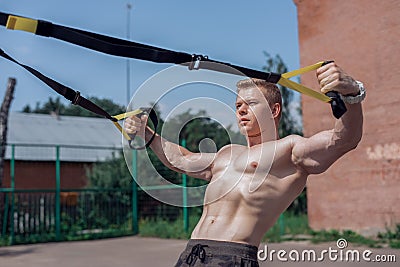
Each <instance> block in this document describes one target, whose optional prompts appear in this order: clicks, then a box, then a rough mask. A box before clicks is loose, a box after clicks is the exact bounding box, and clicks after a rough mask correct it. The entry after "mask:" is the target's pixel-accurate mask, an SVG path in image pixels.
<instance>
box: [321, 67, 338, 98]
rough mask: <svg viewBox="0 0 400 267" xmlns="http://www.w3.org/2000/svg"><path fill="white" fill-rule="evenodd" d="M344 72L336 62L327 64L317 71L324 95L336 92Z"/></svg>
mask: <svg viewBox="0 0 400 267" xmlns="http://www.w3.org/2000/svg"><path fill="white" fill-rule="evenodd" d="M341 73H342V70H341V69H340V68H339V66H338V65H336V63H335V62H332V63H329V64H326V65H324V66H322V67H320V68H318V69H317V79H318V82H319V85H320V88H321V92H322V93H324V94H325V93H327V92H329V91H332V90H334V88H335V87H336V86H338V85H339V82H340V78H341Z"/></svg>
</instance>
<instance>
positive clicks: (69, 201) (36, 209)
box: [0, 144, 189, 245]
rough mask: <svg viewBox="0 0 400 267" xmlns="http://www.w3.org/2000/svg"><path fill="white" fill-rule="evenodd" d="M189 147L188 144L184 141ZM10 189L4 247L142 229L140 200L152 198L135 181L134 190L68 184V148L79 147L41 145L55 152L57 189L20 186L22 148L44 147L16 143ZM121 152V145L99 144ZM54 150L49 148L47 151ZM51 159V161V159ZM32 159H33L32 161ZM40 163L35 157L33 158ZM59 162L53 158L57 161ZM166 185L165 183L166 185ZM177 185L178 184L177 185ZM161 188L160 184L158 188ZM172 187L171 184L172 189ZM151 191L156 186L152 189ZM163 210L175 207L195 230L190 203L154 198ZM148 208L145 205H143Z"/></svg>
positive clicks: (2, 194)
mask: <svg viewBox="0 0 400 267" xmlns="http://www.w3.org/2000/svg"><path fill="white" fill-rule="evenodd" d="M183 145H184V144H183ZM8 147H9V148H10V149H11V151H10V157H9V179H10V180H9V185H10V186H9V187H8V188H0V218H1V219H0V235H1V236H0V242H2V243H3V245H7V244H9V245H12V244H18V243H35V242H47V241H62V240H75V239H85V238H101V237H110V236H121V235H135V234H138V233H139V220H140V217H141V216H142V217H143V216H145V215H146V214H145V212H144V211H142V212H141V211H140V208H139V202H141V201H142V202H144V201H145V199H146V198H150V197H149V196H147V195H146V193H145V192H144V191H143V190H142V188H139V187H138V186H137V184H136V182H135V181H134V180H132V183H131V186H130V188H67V189H66V188H62V187H61V181H62V180H61V179H62V178H61V168H62V162H63V160H62V155H61V149H62V148H70V149H74V148H75V149H78V148H79V149H82V147H74V146H61V145H57V146H40V147H41V148H43V147H46V149H50V150H53V149H54V150H53V153H54V154H53V155H55V158H54V164H55V173H54V179H55V181H54V182H55V187H54V188H52V189H42V188H33V189H20V188H16V176H15V174H16V148H17V147H20V148H21V147H24V148H25V149H26V148H27V147H38V146H32V145H16V144H10V145H8ZM84 149H108V150H113V151H114V150H115V151H121V149H120V148H93V147H90V148H89V147H88V148H84ZM46 153H48V152H46ZM132 153H133V155H132V175H133V176H134V177H136V176H137V154H136V151H135V150H132ZM47 160H48V159H47ZM31 162H32V161H31ZM33 162H34V161H33ZM51 162H53V161H51ZM186 184H187V177H186V176H185V175H184V176H182V185H184V186H183V190H182V194H183V195H182V199H183V202H184V203H185V201H187V191H186V189H185V186H186ZM164 187H165V186H164ZM174 188H175V187H174ZM154 189H155V190H159V189H160V188H157V187H155V188H154ZM167 189H168V188H167ZM146 190H151V188H146ZM151 205H153V208H154V206H157V207H158V209H157V210H160V209H161V210H162V209H164V210H171V209H177V210H175V213H180V214H181V216H179V217H182V220H183V222H182V227H183V229H184V231H186V232H187V231H188V230H189V211H188V208H187V207H183V208H178V207H171V206H168V207H167V205H166V204H163V203H160V202H158V203H157V202H155V200H153V201H152V204H151ZM141 206H142V205H141Z"/></svg>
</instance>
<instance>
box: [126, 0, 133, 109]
mask: <svg viewBox="0 0 400 267" xmlns="http://www.w3.org/2000/svg"><path fill="white" fill-rule="evenodd" d="M126 8H127V11H128V12H127V20H126V39H127V40H129V39H130V38H131V27H130V26H131V25H130V24H131V9H132V5H131V4H130V3H128V4H127V5H126ZM130 88H131V62H130V59H129V58H127V59H126V105H127V106H128V105H129V100H130V97H131V89H130Z"/></svg>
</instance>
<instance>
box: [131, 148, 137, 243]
mask: <svg viewBox="0 0 400 267" xmlns="http://www.w3.org/2000/svg"><path fill="white" fill-rule="evenodd" d="M132 176H133V181H132V232H133V234H134V235H137V234H138V233H139V217H138V188H137V183H136V179H137V150H135V149H133V150H132Z"/></svg>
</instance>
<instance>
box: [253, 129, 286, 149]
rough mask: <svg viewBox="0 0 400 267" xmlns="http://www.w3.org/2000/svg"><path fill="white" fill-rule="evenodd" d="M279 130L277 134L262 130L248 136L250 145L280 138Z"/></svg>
mask: <svg viewBox="0 0 400 267" xmlns="http://www.w3.org/2000/svg"><path fill="white" fill-rule="evenodd" d="M278 139H279V138H278V132H277V131H276V132H275V134H267V133H266V132H260V133H259V134H255V135H251V136H247V144H248V146H249V147H252V146H255V145H259V144H262V143H266V142H271V141H275V140H278Z"/></svg>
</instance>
